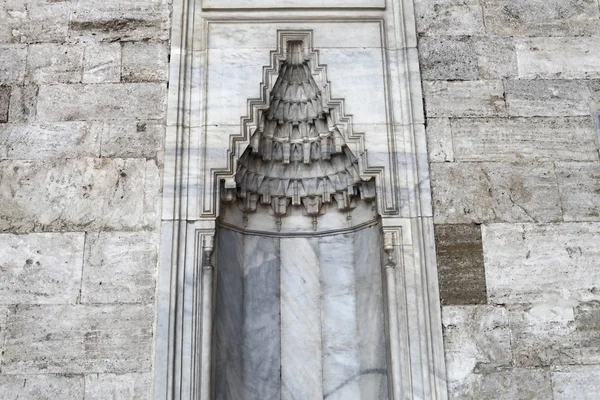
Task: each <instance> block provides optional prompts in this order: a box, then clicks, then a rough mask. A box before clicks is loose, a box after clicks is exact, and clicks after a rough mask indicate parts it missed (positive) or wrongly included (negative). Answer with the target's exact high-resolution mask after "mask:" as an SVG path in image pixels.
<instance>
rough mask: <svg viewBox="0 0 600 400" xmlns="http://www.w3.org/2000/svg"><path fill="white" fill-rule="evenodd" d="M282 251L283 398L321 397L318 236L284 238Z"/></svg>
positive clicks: (284, 399) (283, 399)
mask: <svg viewBox="0 0 600 400" xmlns="http://www.w3.org/2000/svg"><path fill="white" fill-rule="evenodd" d="M280 253H281V399H282V400H292V399H321V398H323V385H322V380H323V378H322V366H321V361H322V360H321V359H322V357H321V300H320V296H321V293H320V280H319V256H318V239H313V238H310V239H308V238H286V239H281V242H280Z"/></svg>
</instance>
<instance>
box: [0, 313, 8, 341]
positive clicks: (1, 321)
mask: <svg viewBox="0 0 600 400" xmlns="http://www.w3.org/2000/svg"><path fill="white" fill-rule="evenodd" d="M8 310H9V307H8V306H4V305H0V343H2V348H3V346H4V335H5V333H6V319H7V318H8ZM0 351H1V350H0Z"/></svg>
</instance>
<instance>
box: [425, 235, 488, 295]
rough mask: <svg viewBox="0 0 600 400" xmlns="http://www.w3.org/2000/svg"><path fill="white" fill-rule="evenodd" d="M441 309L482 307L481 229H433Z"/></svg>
mask: <svg viewBox="0 0 600 400" xmlns="http://www.w3.org/2000/svg"><path fill="white" fill-rule="evenodd" d="M435 243H436V250H437V263H438V275H439V281H440V297H441V301H442V305H469V304H471V305H472V304H486V303H487V295H486V289H485V271H484V267H483V247H482V245H481V226H480V225H476V224H471V225H463V224H456V225H436V226H435Z"/></svg>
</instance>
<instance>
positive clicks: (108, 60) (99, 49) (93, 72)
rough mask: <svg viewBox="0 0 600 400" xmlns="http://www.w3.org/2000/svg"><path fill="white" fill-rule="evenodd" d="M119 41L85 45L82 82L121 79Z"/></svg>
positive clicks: (108, 81) (104, 81) (111, 81)
mask: <svg viewBox="0 0 600 400" xmlns="http://www.w3.org/2000/svg"><path fill="white" fill-rule="evenodd" d="M121 64H122V63H121V43H100V44H95V45H88V46H86V47H85V51H84V59H83V77H82V82H83V83H113V82H120V81H121V67H122V66H121Z"/></svg>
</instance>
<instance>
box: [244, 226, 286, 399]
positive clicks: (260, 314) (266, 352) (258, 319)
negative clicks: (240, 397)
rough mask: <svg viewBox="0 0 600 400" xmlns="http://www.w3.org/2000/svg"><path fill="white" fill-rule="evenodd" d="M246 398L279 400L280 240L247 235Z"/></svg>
mask: <svg viewBox="0 0 600 400" xmlns="http://www.w3.org/2000/svg"><path fill="white" fill-rule="evenodd" d="M243 240H244V282H243V285H244V289H243V290H244V296H243V301H244V304H243V318H244V319H243V329H242V335H243V346H242V360H243V377H244V382H243V384H244V398H247V399H261V400H279V399H281V393H280V384H281V380H280V374H281V342H280V341H281V329H280V322H281V321H280V304H279V300H280V293H279V287H280V286H279V285H280V274H279V238H274V237H266V236H264V237H261V236H250V235H244V239H243ZM240 322H241V321H240Z"/></svg>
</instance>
